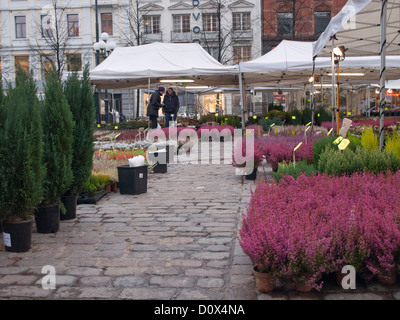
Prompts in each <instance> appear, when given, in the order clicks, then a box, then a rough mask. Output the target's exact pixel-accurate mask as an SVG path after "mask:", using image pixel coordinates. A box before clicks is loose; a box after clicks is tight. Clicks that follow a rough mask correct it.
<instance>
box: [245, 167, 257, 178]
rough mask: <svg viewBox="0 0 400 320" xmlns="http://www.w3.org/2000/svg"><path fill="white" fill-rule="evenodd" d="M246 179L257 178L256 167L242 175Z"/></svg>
mask: <svg viewBox="0 0 400 320" xmlns="http://www.w3.org/2000/svg"><path fill="white" fill-rule="evenodd" d="M244 177H245V178H246V180H256V178H257V168H254V169H253V172H252V173H250V174H247V175H245V176H244Z"/></svg>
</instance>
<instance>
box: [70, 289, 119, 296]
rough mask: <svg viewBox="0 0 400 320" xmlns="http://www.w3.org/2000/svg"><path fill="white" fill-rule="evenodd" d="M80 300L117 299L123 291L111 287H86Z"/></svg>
mask: <svg viewBox="0 0 400 320" xmlns="http://www.w3.org/2000/svg"><path fill="white" fill-rule="evenodd" d="M80 289H81V291H82V293H81V294H80V295H79V296H78V299H116V298H117V297H118V296H119V294H120V292H121V289H119V288H109V287H84V288H80Z"/></svg>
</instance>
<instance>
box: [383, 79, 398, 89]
mask: <svg viewBox="0 0 400 320" xmlns="http://www.w3.org/2000/svg"><path fill="white" fill-rule="evenodd" d="M386 87H387V88H390V89H400V79H398V80H388V81H386Z"/></svg>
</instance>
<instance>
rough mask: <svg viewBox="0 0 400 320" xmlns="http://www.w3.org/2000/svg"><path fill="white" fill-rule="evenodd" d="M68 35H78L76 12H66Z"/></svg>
mask: <svg viewBox="0 0 400 320" xmlns="http://www.w3.org/2000/svg"><path fill="white" fill-rule="evenodd" d="M67 21H68V37H78V36H79V17H78V15H77V14H67Z"/></svg>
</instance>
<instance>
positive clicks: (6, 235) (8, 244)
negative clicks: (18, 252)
mask: <svg viewBox="0 0 400 320" xmlns="http://www.w3.org/2000/svg"><path fill="white" fill-rule="evenodd" d="M3 240H4V245H5V246H6V247H11V236H10V234H9V233H5V232H3Z"/></svg>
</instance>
